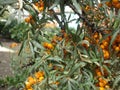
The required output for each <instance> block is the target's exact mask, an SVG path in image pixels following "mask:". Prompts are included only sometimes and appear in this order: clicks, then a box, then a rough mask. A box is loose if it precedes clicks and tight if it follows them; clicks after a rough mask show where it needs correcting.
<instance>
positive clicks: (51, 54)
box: [12, 0, 120, 90]
mask: <svg viewBox="0 0 120 90" xmlns="http://www.w3.org/2000/svg"><path fill="white" fill-rule="evenodd" d="M23 1H24V2H23V7H22V8H23V9H25V10H26V11H28V12H29V16H28V17H26V18H25V19H24V22H25V23H26V24H28V27H29V30H27V34H26V35H25V38H24V41H23V43H22V45H21V49H20V50H19V53H18V57H16V58H14V59H13V61H12V67H13V69H14V70H15V72H17V73H18V72H23V71H26V72H27V74H26V76H25V78H24V80H23V82H21V84H19V82H18V83H17V84H19V87H20V88H22V89H23V90H119V89H120V86H119V84H120V70H119V67H120V21H119V17H120V12H119V3H120V1H119V0H100V1H98V0H62V1H61V0H31V1H29V0H23ZM66 6H68V7H69V8H70V9H71V11H72V12H71V13H69V17H68V18H67V16H66V13H67V12H66V11H65V7H66ZM56 8H57V10H56ZM72 14H75V15H77V16H78V18H77V19H76V18H75V19H74V18H73V19H71V15H72ZM72 21H76V25H77V28H75V29H71V27H70V25H69V23H71V22H72ZM56 22H57V24H58V25H56V26H55V27H54V28H51V27H50V26H52V25H53V24H51V25H50V26H49V27H46V26H47V25H46V24H47V23H56Z"/></svg>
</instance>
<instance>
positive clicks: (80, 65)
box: [69, 62, 86, 75]
mask: <svg viewBox="0 0 120 90" xmlns="http://www.w3.org/2000/svg"><path fill="white" fill-rule="evenodd" d="M85 65H86V63H85V62H80V63H76V64H75V65H74V66H73V67H72V69H71V70H70V71H69V75H72V74H74V72H75V71H77V69H80V68H82V67H84V66H85Z"/></svg>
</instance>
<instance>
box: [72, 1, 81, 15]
mask: <svg viewBox="0 0 120 90" xmlns="http://www.w3.org/2000/svg"><path fill="white" fill-rule="evenodd" d="M72 2H73V5H74V6H75V8H76V9H77V11H78V12H79V14H82V11H81V6H80V5H79V4H78V2H77V0H72Z"/></svg>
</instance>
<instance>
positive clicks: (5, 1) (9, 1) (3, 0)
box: [0, 0, 18, 5]
mask: <svg viewBox="0 0 120 90" xmlns="http://www.w3.org/2000/svg"><path fill="white" fill-rule="evenodd" d="M17 2H18V0H0V4H1V5H8V4H13V3H17Z"/></svg>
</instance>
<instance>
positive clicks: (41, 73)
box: [35, 71, 44, 78]
mask: <svg viewBox="0 0 120 90" xmlns="http://www.w3.org/2000/svg"><path fill="white" fill-rule="evenodd" d="M42 76H44V72H42V71H38V72H36V73H35V77H36V78H39V77H42Z"/></svg>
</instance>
